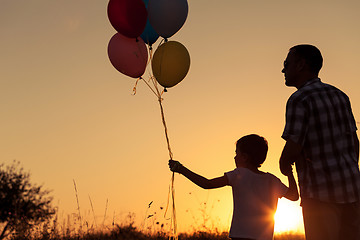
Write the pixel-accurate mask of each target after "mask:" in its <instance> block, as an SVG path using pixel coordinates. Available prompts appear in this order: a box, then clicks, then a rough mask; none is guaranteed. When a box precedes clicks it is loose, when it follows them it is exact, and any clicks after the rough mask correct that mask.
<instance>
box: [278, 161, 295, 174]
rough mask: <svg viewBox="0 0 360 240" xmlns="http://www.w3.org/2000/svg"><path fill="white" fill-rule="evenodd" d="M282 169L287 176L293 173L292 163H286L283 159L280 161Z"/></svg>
mask: <svg viewBox="0 0 360 240" xmlns="http://www.w3.org/2000/svg"><path fill="white" fill-rule="evenodd" d="M280 171H281V173H282V174H284V175H285V176H290V175H292V174H293V171H292V166H291V164H290V163H285V162H283V161H280Z"/></svg>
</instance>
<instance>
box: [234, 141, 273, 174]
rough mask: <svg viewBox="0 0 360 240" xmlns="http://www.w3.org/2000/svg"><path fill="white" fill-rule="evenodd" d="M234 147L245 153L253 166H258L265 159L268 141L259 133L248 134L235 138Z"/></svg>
mask: <svg viewBox="0 0 360 240" xmlns="http://www.w3.org/2000/svg"><path fill="white" fill-rule="evenodd" d="M236 149H237V150H239V151H240V152H241V153H245V154H247V155H248V157H249V160H250V162H251V163H252V164H253V165H254V166H256V167H260V166H261V164H262V163H263V162H264V161H265V159H266V154H267V152H268V142H267V141H266V139H265V138H263V137H261V136H259V135H256V134H250V135H246V136H244V137H242V138H240V139H239V140H237V142H236Z"/></svg>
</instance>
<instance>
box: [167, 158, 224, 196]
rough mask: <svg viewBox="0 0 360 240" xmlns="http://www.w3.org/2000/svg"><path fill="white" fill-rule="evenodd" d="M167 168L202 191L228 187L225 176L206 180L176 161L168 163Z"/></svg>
mask: <svg viewBox="0 0 360 240" xmlns="http://www.w3.org/2000/svg"><path fill="white" fill-rule="evenodd" d="M169 167H170V169H171V171H173V172H177V173H180V174H182V175H184V176H185V177H186V178H187V179H189V180H190V181H192V182H193V183H195V184H196V185H198V186H199V187H201V188H204V189H212V188H220V187H224V186H226V185H229V184H228V179H227V177H226V176H225V175H224V176H221V177H217V178H213V179H207V178H205V177H203V176H201V175H199V174H197V173H194V172H193V171H191V170H190V169H188V168H186V167H184V166H183V165H182V164H180V163H179V162H178V161H174V160H170V161H169Z"/></svg>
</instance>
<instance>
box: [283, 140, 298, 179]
mask: <svg viewBox="0 0 360 240" xmlns="http://www.w3.org/2000/svg"><path fill="white" fill-rule="evenodd" d="M301 151H302V146H301V145H300V144H298V143H295V142H294V141H292V140H287V141H286V144H285V146H284V149H283V151H282V153H281V157H280V161H279V164H280V171H281V173H282V174H284V175H285V176H289V175H290V174H292V167H291V165H292V164H293V163H294V162H295V160H296V159H298V158H300V157H301Z"/></svg>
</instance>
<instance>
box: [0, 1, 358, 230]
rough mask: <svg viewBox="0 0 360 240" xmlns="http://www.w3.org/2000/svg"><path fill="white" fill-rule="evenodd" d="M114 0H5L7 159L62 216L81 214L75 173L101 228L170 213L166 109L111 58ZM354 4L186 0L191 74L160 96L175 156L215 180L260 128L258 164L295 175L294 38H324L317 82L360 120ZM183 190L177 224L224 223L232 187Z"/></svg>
mask: <svg viewBox="0 0 360 240" xmlns="http://www.w3.org/2000/svg"><path fill="white" fill-rule="evenodd" d="M107 3H108V2H107V1H98V0H97V1H94V0H91V1H89V0H77V1H73V0H62V1H50V0H36V1H34V0H0V6H1V7H0V29H1V38H0V66H1V71H0V81H1V88H0V109H1V120H0V133H1V138H0V159H1V161H2V162H5V163H10V162H11V161H12V160H13V159H16V160H19V161H20V162H21V163H22V164H23V166H24V168H25V169H27V170H29V171H30V172H31V173H32V179H33V181H34V182H37V183H43V184H44V185H45V187H46V188H49V189H53V192H52V194H53V195H54V197H55V201H54V203H55V204H56V205H59V207H60V208H59V210H60V212H61V214H63V215H66V214H69V213H75V212H76V209H77V205H76V198H75V191H74V186H73V179H74V180H75V181H76V184H77V189H78V196H79V201H80V207H81V210H82V211H84V213H82V214H84V215H89V213H88V211H89V209H91V206H90V201H89V197H90V198H91V200H92V203H93V206H94V211H95V215H96V218H97V219H98V222H101V221H102V219H103V217H104V214H105V209H106V210H107V214H106V215H107V221H110V222H111V220H112V219H113V218H115V220H116V221H121V220H124V219H126V216H127V214H128V213H129V212H134V213H135V214H136V216H137V218H138V219H139V223H143V219H144V217H145V214H146V213H154V212H157V215H156V216H155V217H157V218H158V220H159V221H162V219H163V218H162V216H160V213H161V212H163V210H160V207H166V202H167V194H168V186H169V183H170V177H171V174H170V172H169V170H168V167H167V160H168V153H167V148H166V142H165V137H164V131H163V126H162V123H161V117H160V110H159V106H158V103H157V99H156V97H155V96H154V95H153V94H152V93H151V91H150V90H149V89H148V88H147V87H146V85H145V84H143V83H139V85H138V88H137V94H136V95H135V96H133V95H132V88H133V86H134V83H135V80H134V79H132V78H129V77H127V76H124V75H122V74H121V73H119V72H117V71H116V70H115V69H114V68H113V66H112V65H111V63H110V62H109V60H108V56H107V44H108V42H109V40H110V38H111V37H112V36H113V34H114V33H115V30H114V29H113V28H112V26H111V25H110V23H109V21H108V18H107V14H106V8H107ZM359 9H360V2H359V1H356V0H351V1H350V0H334V1H332V0H327V1H325V0H322V1H320V0H315V1H314V0H312V1H301V2H299V3H294V2H293V1H285V0H279V1H248V0H245V1H239V0H225V1H222V2H219V1H215V0H207V1H205V0H196V1H189V15H188V18H187V21H186V23H185V25H184V26H183V27H182V29H180V31H179V32H178V33H177V34H175V35H174V36H173V37H171V38H170V40H176V41H179V42H181V43H182V44H184V45H185V46H186V48H187V49H188V51H189V53H190V56H191V66H190V71H189V73H188V75H187V76H186V78H185V79H184V80H183V81H182V82H181V83H180V84H179V85H177V86H175V87H174V88H171V89H169V91H168V92H167V93H166V94H165V95H164V108H165V115H166V121H167V124H168V128H169V137H170V141H171V146H172V150H173V153H174V158H175V159H177V160H180V161H181V162H182V163H183V164H184V165H186V166H188V167H189V168H191V169H192V170H194V171H196V172H198V173H200V174H203V175H205V176H206V177H216V176H220V175H222V174H223V173H224V172H226V171H229V170H232V169H233V168H234V162H233V156H234V150H235V141H236V140H237V139H238V138H239V137H241V136H243V135H245V134H249V133H258V134H260V135H263V136H264V137H266V138H267V140H268V141H269V148H270V149H269V154H268V159H267V161H266V163H265V164H264V165H263V167H262V170H263V171H269V172H272V173H274V174H275V175H276V176H278V177H279V178H280V179H281V180H282V181H284V182H285V183H286V178H284V177H283V176H282V175H281V173H280V171H279V170H278V159H279V156H280V153H281V150H282V147H283V145H284V141H283V140H282V139H281V138H280V136H281V133H282V130H283V126H284V113H285V104H286V100H287V98H288V97H289V95H290V94H291V93H292V92H293V91H294V90H295V89H294V88H287V87H285V85H284V79H283V76H282V74H281V69H282V63H283V60H284V59H285V57H286V54H287V51H288V49H289V48H290V47H291V46H293V45H295V44H299V43H311V44H315V45H316V46H318V47H319V48H320V50H321V51H322V53H323V57H324V67H323V69H322V71H321V73H320V77H321V78H322V80H323V81H324V82H328V83H331V84H334V85H336V86H337V87H339V88H340V89H342V90H344V91H345V92H346V93H347V94H348V96H349V97H350V99H351V101H352V107H353V111H354V115H355V118H356V119H357V121H360V94H359V86H360V84H359V81H358V71H357V70H358V63H359V62H360V45H359V42H360V31H359V22H360V15H359V14H358V11H359ZM158 43H159V41H158V42H157V43H155V46H157V44H158ZM175 188H176V200H177V215H178V225H179V229H180V230H189V229H190V230H191V227H190V225H191V224H193V225H196V224H201V223H202V221H203V220H204V214H205V215H208V216H211V220H209V222H208V224H209V225H208V226H212V225H211V224H213V225H214V226H218V227H219V228H224V229H227V227H228V226H229V224H230V220H231V211H232V205H231V204H232V203H231V201H232V200H231V193H230V191H231V190H230V188H224V189H219V190H212V191H208V190H202V189H200V188H198V187H196V186H194V185H193V184H191V183H190V182H189V181H187V180H186V179H184V178H183V177H181V176H178V175H177V176H176V178H175ZM107 201H108V206H107V208H106V202H107ZM151 201H153V204H152V206H151V208H150V209H147V208H148V204H149V203H150V202H151ZM204 202H206V203H207V204H206V206H204V204H203V203H204ZM297 204H298V202H297ZM91 215H92V214H91ZM154 219H155V218H154ZM149 224H151V222H150V220H146V221H145V226H146V225H149Z"/></svg>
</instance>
